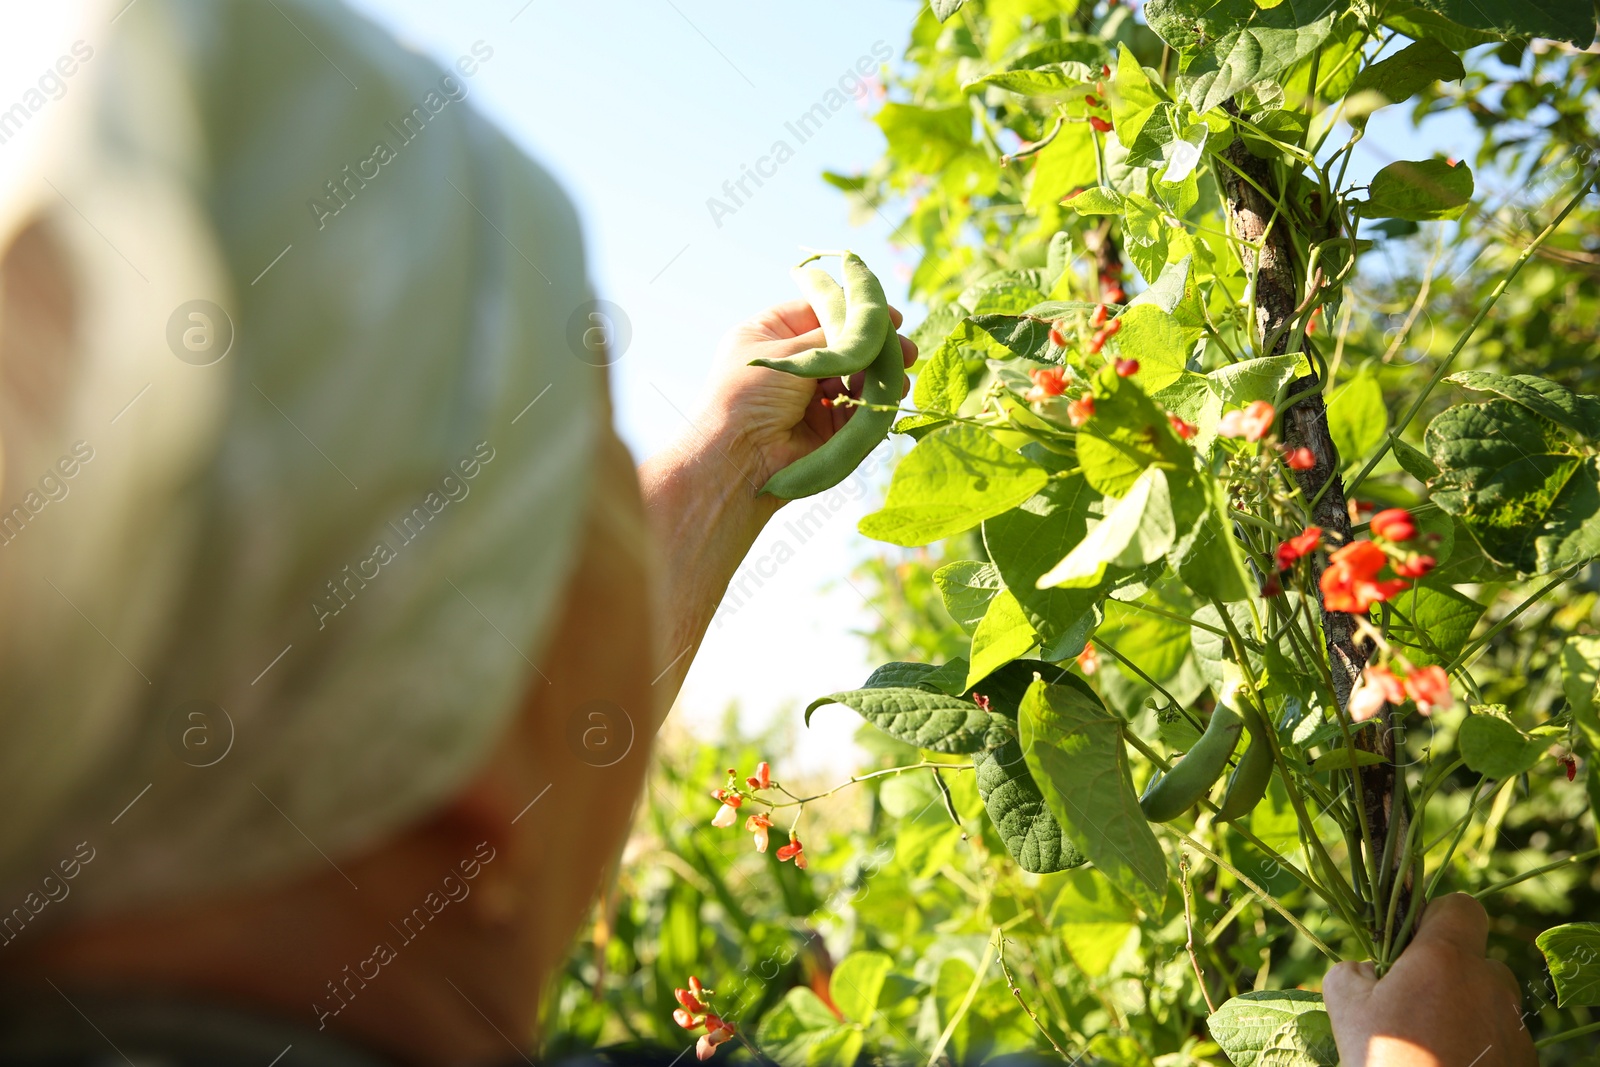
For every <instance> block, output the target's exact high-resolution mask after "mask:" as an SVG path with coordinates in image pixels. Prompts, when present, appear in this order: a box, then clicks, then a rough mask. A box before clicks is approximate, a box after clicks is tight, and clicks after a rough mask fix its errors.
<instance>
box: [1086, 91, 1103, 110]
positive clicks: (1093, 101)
mask: <svg viewBox="0 0 1600 1067" xmlns="http://www.w3.org/2000/svg"><path fill="white" fill-rule="evenodd" d="M1083 102H1084V103H1085V104H1088V105H1089V106H1090V107H1104V106H1105V105H1104V104H1102V103H1101V102H1100V99H1099V98H1098V97H1096V96H1095V95H1094V94H1093V93H1090V94H1089V95H1088V96H1086V97H1084V98H1083Z"/></svg>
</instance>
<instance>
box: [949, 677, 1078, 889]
mask: <svg viewBox="0 0 1600 1067" xmlns="http://www.w3.org/2000/svg"><path fill="white" fill-rule="evenodd" d="M1035 672H1037V673H1039V674H1040V675H1042V676H1044V677H1046V678H1049V679H1050V680H1051V681H1053V682H1055V683H1057V684H1060V685H1070V686H1075V687H1077V688H1080V689H1082V690H1084V691H1085V692H1090V690H1089V688H1088V686H1087V685H1086V684H1085V683H1084V682H1083V681H1082V680H1081V679H1078V678H1076V677H1074V676H1072V675H1070V674H1068V673H1067V672H1066V671H1064V670H1062V669H1061V668H1060V667H1056V666H1054V665H1052V664H1049V663H1042V662H1040V661H1037V660H1013V661H1012V662H1010V663H1008V664H1006V665H1005V666H1004V667H1002V668H1000V669H999V670H998V671H996V672H995V673H993V674H991V675H990V676H989V677H988V678H986V679H984V681H983V684H982V685H981V687H980V688H981V689H982V690H983V692H984V694H985V696H987V697H988V699H989V707H990V709H991V710H993V711H994V712H995V713H997V714H1000V715H1004V716H1006V717H1007V718H1010V719H1013V720H1014V719H1016V718H1017V714H1018V709H1019V708H1020V706H1021V704H1022V699H1023V697H1024V696H1026V694H1027V691H1028V686H1029V685H1031V684H1032V683H1033V676H1034V673H1035ZM972 762H973V777H974V778H975V780H976V783H977V787H978V798H979V799H980V800H982V801H983V807H984V810H985V811H986V812H988V813H989V821H990V822H992V823H994V828H995V831H996V832H997V833H998V834H999V835H1000V840H1001V841H1002V842H1003V843H1004V844H1005V846H1006V851H1007V852H1009V853H1010V854H1011V858H1012V859H1014V860H1016V861H1017V865H1018V866H1020V867H1021V868H1022V869H1023V870H1025V871H1028V872H1030V873H1033V874H1052V873H1054V872H1056V871H1064V870H1067V869H1068V868H1071V867H1080V866H1082V865H1083V864H1084V863H1085V862H1087V857H1085V856H1084V854H1083V853H1082V852H1081V851H1079V849H1078V846H1077V845H1075V844H1073V843H1072V841H1071V840H1070V839H1069V838H1068V837H1067V835H1066V833H1065V831H1063V830H1062V829H1061V824H1060V823H1058V822H1056V819H1055V816H1054V815H1052V814H1050V808H1049V806H1048V805H1047V804H1046V803H1045V800H1044V794H1043V793H1041V792H1040V791H1039V785H1038V783H1036V782H1035V781H1034V780H1033V775H1032V774H1031V773H1030V772H1029V770H1028V763H1027V761H1026V760H1025V759H1024V758H1023V756H1022V745H1021V744H1020V743H1019V742H1018V741H1017V739H1016V738H1009V739H1007V741H1006V742H1005V744H1003V745H1001V746H1000V747H999V748H995V749H991V750H990V751H988V752H980V753H978V754H977V755H975V756H973V758H972Z"/></svg>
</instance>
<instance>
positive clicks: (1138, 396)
mask: <svg viewBox="0 0 1600 1067" xmlns="http://www.w3.org/2000/svg"><path fill="white" fill-rule="evenodd" d="M1109 370H1110V369H1109V368H1107V372H1102V373H1101V374H1100V375H1099V376H1098V377H1097V378H1096V379H1095V382H1094V402H1095V409H1094V416H1093V417H1092V418H1091V419H1090V420H1089V421H1088V422H1086V423H1085V424H1084V425H1083V427H1082V428H1081V429H1079V431H1078V462H1079V463H1081V464H1082V465H1083V473H1084V477H1085V478H1087V479H1088V480H1089V484H1090V485H1092V486H1094V487H1095V488H1096V489H1098V490H1099V491H1100V492H1102V493H1105V494H1106V495H1107V496H1114V497H1121V496H1126V495H1127V493H1128V490H1130V489H1132V488H1133V483H1134V482H1136V481H1138V480H1139V476H1140V475H1142V474H1143V473H1144V472H1145V468H1147V467H1149V466H1150V465H1151V464H1152V463H1163V464H1167V465H1169V466H1172V467H1175V468H1177V469H1178V470H1188V469H1190V468H1192V467H1193V466H1194V452H1193V451H1192V450H1191V449H1190V448H1189V446H1188V444H1186V443H1185V442H1184V441H1183V440H1182V439H1181V438H1179V437H1178V435H1177V434H1176V433H1174V432H1173V431H1172V424H1171V423H1169V422H1168V421H1167V416H1166V413H1165V412H1163V411H1162V410H1161V409H1160V408H1158V407H1156V405H1155V403H1154V402H1153V401H1151V399H1150V398H1149V397H1148V396H1146V395H1145V392H1144V390H1143V389H1142V388H1140V386H1139V385H1137V384H1136V383H1135V381H1134V379H1133V378H1119V377H1117V376H1116V374H1115V373H1110V372H1109ZM1135 377H1137V375H1136V376H1135Z"/></svg>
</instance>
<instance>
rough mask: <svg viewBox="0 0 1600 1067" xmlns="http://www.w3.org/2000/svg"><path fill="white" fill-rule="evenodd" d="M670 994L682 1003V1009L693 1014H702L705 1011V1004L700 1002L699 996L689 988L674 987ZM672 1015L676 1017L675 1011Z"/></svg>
mask: <svg viewBox="0 0 1600 1067" xmlns="http://www.w3.org/2000/svg"><path fill="white" fill-rule="evenodd" d="M672 995H673V996H674V997H676V998H677V999H678V1003H679V1004H682V1005H683V1010H684V1011H686V1012H690V1013H692V1014H694V1015H703V1014H704V1013H705V1010H706V1006H705V1005H704V1004H702V1003H700V998H699V997H697V996H695V995H694V993H693V992H692V991H691V990H688V989H674V990H673V991H672ZM673 1017H674V1018H677V1013H676V1012H674V1013H673ZM680 1025H681V1023H680Z"/></svg>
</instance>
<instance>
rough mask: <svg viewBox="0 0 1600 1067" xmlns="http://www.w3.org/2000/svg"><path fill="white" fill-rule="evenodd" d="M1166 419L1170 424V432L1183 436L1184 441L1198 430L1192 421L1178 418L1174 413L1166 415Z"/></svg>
mask: <svg viewBox="0 0 1600 1067" xmlns="http://www.w3.org/2000/svg"><path fill="white" fill-rule="evenodd" d="M1167 421H1168V422H1170V423H1171V424H1172V432H1173V433H1175V434H1177V435H1178V436H1179V437H1181V438H1183V439H1184V440H1185V441H1187V440H1189V438H1191V437H1193V436H1194V435H1195V434H1196V433H1198V432H1199V429H1200V428H1199V427H1198V426H1196V425H1195V424H1194V423H1192V422H1184V421H1183V420H1182V419H1180V418H1178V416H1176V415H1168V416H1167Z"/></svg>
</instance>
